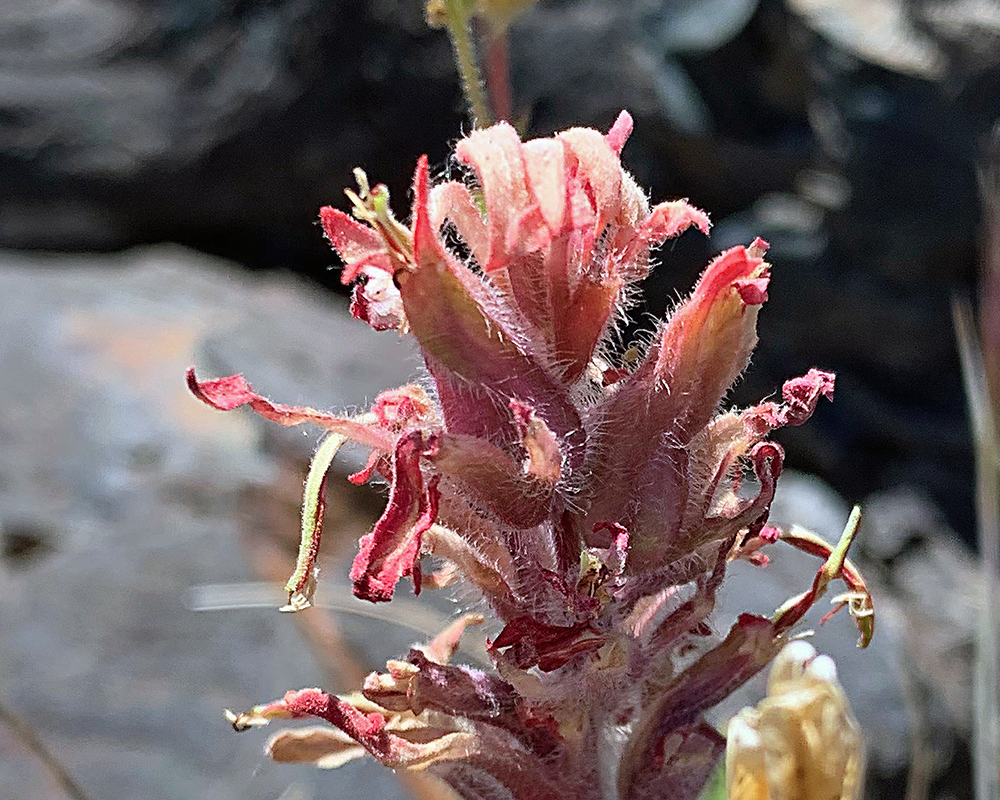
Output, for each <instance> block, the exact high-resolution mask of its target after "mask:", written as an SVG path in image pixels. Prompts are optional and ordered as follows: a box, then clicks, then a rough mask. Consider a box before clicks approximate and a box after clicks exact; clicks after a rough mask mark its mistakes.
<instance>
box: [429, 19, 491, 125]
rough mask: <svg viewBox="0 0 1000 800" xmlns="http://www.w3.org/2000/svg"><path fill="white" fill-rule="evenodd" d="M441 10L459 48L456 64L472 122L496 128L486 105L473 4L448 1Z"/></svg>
mask: <svg viewBox="0 0 1000 800" xmlns="http://www.w3.org/2000/svg"><path fill="white" fill-rule="evenodd" d="M441 11H442V12H443V13H442V21H443V22H444V24H445V26H446V27H447V28H448V34H449V35H450V36H451V43H452V46H453V47H454V48H455V62H456V64H457V65H458V72H459V74H460V75H461V77H462V90H463V91H464V92H465V99H466V100H467V101H468V103H469V111H470V113H471V115H472V122H473V124H474V125H475V126H476V127H485V126H488V125H492V124H493V116H492V115H491V114H490V110H489V107H488V106H487V105H486V97H485V95H484V94H483V81H482V77H481V76H480V74H479V62H478V60H477V59H476V51H475V48H474V47H473V44H472V5H471V4H470V3H469V2H467V0H445V2H444V3H443V8H441Z"/></svg>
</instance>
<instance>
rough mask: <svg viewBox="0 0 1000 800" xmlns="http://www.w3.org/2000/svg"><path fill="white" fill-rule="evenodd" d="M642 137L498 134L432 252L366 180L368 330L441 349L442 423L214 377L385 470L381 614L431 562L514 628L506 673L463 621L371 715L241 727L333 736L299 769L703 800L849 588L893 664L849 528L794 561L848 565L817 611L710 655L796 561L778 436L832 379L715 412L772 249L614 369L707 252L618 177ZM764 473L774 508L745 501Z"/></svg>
mask: <svg viewBox="0 0 1000 800" xmlns="http://www.w3.org/2000/svg"><path fill="white" fill-rule="evenodd" d="M631 129H632V120H631V117H629V115H628V114H627V113H625V112H623V113H622V114H621V116H619V118H618V120H617V122H616V123H615V124H614V126H613V127H612V128H611V131H610V132H609V133H608V134H607V135H602V134H601V133H599V132H598V131H595V130H590V129H586V128H574V129H571V130H568V131H565V132H563V133H560V134H558V135H556V136H555V137H553V138H549V139H536V140H532V141H528V142H521V141H520V139H519V138H518V136H517V134H516V132H515V131H514V129H513V128H511V127H510V126H509V125H507V124H504V123H501V124H499V125H495V126H493V127H491V128H487V129H485V130H478V131H475V132H473V133H472V134H471V135H470V136H468V137H467V138H465V139H463V140H461V141H460V142H459V143H458V145H457V147H456V150H455V158H456V160H457V162H458V164H459V165H461V166H462V167H463V168H464V169H465V170H466V174H467V180H465V181H453V180H449V181H445V182H442V183H438V184H436V185H432V182H431V180H430V176H429V170H428V165H427V160H426V158H422V159H421V160H420V161H419V163H418V166H417V170H416V176H415V178H414V184H413V194H414V200H413V209H412V214H411V220H412V221H411V224H410V225H409V226H404V225H403V224H401V223H399V222H397V221H396V220H395V219H394V218H393V216H392V214H391V212H390V211H389V207H388V197H387V194H386V192H385V189H384V187H381V186H376V187H375V188H374V189H370V190H369V188H368V185H367V180H366V179H365V178H364V175H363V173H359V185H360V191H359V193H358V194H353V193H350V196H351V198H352V200H353V202H354V206H355V209H354V210H355V216H356V217H357V219H355V218H353V217H351V216H349V215H347V214H345V213H343V212H341V211H339V210H337V209H333V208H324V209H322V211H321V212H320V216H321V220H322V223H323V227H324V230H325V231H326V234H327V236H328V238H329V240H330V242H331V243H332V245H333V247H334V248H335V249H336V250H337V252H338V253H339V255H340V256H341V258H342V259H343V260H344V262H345V270H344V276H343V277H344V282H345V283H354V289H353V292H354V294H353V301H352V313H354V315H355V316H356V317H358V318H359V319H362V320H364V321H366V322H368V323H369V324H370V325H371V326H372V327H374V328H375V329H376V330H387V329H395V330H399V331H403V332H408V333H410V334H412V335H413V336H414V337H415V338H416V340H417V342H418V344H419V346H420V349H421V352H422V354H423V358H424V362H425V364H426V367H427V370H428V372H429V374H430V377H431V378H432V380H433V386H434V390H435V391H434V393H433V394H434V396H433V397H431V396H429V395H428V394H427V393H426V392H425V391H424V390H422V389H420V388H419V387H416V386H408V387H403V388H402V389H398V390H393V391H391V392H386V393H384V394H383V395H381V396H380V397H379V398H378V399H377V400H376V402H375V406H374V407H373V410H372V412H371V413H369V414H365V415H361V416H358V417H342V416H337V415H334V414H327V413H324V412H320V411H317V410H314V409H308V408H298V407H291V406H283V405H278V404H275V403H272V402H270V401H269V400H267V399H266V398H263V397H261V396H260V395H258V394H256V393H255V392H254V391H253V390H252V389H251V388H250V386H249V385H248V384H247V383H246V382H245V381H244V380H243V379H242V377H240V376H232V377H229V378H223V379H220V380H214V381H199V380H197V379H196V378H195V377H194V374H193V372H192V373H190V375H189V385H190V386H191V388H192V391H194V393H195V394H196V395H197V396H198V397H199V398H200V399H202V400H203V401H205V402H206V403H208V404H210V405H212V406H214V407H216V408H220V409H224V410H228V409H231V408H235V407H236V406H239V405H249V406H250V407H251V408H253V409H254V410H255V411H257V412H258V413H260V414H262V415H263V416H265V417H267V418H268V419H271V420H274V421H276V422H279V423H281V424H285V425H297V424H299V423H301V422H313V423H315V424H318V425H320V426H322V427H324V428H326V429H328V430H329V431H331V434H332V435H335V436H341V437H346V438H349V439H353V440H355V441H358V442H360V443H361V444H363V445H365V446H367V447H369V448H371V453H372V455H371V458H370V460H369V463H368V467H367V468H366V469H365V470H364V471H362V472H361V473H358V474H357V475H355V476H352V480H355V481H364V480H366V479H368V478H371V477H374V476H375V475H378V476H381V478H383V479H384V480H385V481H386V482H388V483H389V486H390V490H389V501H388V505H387V507H386V509H385V512H384V513H383V515H382V517H381V518H380V519H379V520H378V522H377V523H376V525H375V527H374V529H373V530H372V531H371V532H370V533H368V534H367V535H365V536H364V537H363V538H362V540H361V543H360V551H359V553H358V556H357V558H356V559H355V561H354V565H353V567H352V569H351V580H352V582H353V585H354V590H355V593H356V594H357V595H358V596H359V597H361V598H364V599H367V600H371V601H373V602H382V601H387V600H389V599H390V598H391V597H392V595H393V592H394V590H395V588H396V584H397V582H398V581H399V580H400V579H401V578H402V577H405V576H410V577H411V578H412V579H413V583H414V587H415V590H416V591H419V589H420V586H421V576H422V565H424V564H429V563H430V561H434V562H436V564H437V566H438V568H439V569H438V570H437V571H436V572H434V573H432V574H431V575H428V576H426V577H424V578H423V580H424V582H425V583H429V585H433V586H442V585H446V584H448V583H449V582H450V581H451V580H452V579H453V578H454V576H455V575H456V574H461V575H462V576H463V577H464V578H465V580H466V581H468V582H469V583H471V584H472V585H473V586H475V587H476V589H477V590H478V592H479V593H480V595H481V597H482V600H483V604H484V606H486V607H487V608H488V610H489V611H490V613H491V614H492V615H494V616H495V617H496V618H498V620H499V621H500V623H501V624H500V627H499V628H498V631H499V632H498V633H497V635H496V636H495V638H494V639H493V641H492V642H491V643H490V646H489V654H490V656H491V658H492V659H493V662H494V665H495V667H496V673H495V674H492V673H485V672H481V671H478V670H474V669H471V668H468V667H463V666H456V665H451V664H448V663H447V662H448V659H449V656H450V655H451V654H452V653H453V652H454V648H455V644H456V643H457V641H458V636H459V635H460V634H461V628H462V627H463V626H464V625H465V624H466V622H467V621H468V620H466V621H462V622H460V623H457V627H455V626H453V627H452V628H449V629H448V631H446V632H445V633H443V634H442V637H444V638H441V637H439V640H436V641H435V642H432V643H431V644H429V645H427V646H426V647H424V648H419V649H414V650H412V651H411V652H410V654H409V655H408V656H407V658H406V659H405V660H403V661H394V662H390V663H389V665H388V668H387V669H388V671H387V672H386V673H384V674H377V673H375V674H373V675H372V676H370V677H369V679H368V680H367V681H366V682H365V686H364V688H363V691H362V693H361V694H357V695H350V696H346V697H340V698H337V697H333V696H330V695H328V694H326V693H325V692H322V691H320V690H318V689H306V690H301V691H298V692H290V693H289V694H288V695H286V697H285V698H284V699H283V700H280V701H276V702H274V703H269V704H265V705H263V706H259V707H257V708H256V709H254V710H253V711H251V712H247V713H246V714H243V715H239V716H238V717H234V720H236V722H235V724H237V725H238V726H240V727H246V726H248V725H252V724H256V723H258V722H263V721H265V720H267V719H271V718H275V717H300V716H311V717H318V718H321V719H324V720H326V721H328V722H330V723H332V724H333V725H334V726H335V728H336V730H334V729H325V732H323V731H318V732H313V733H310V734H308V735H306V734H298V733H297V732H283V733H280V734H278V736H277V737H276V738H275V740H274V741H273V742H272V751H273V752H276V753H277V752H280V753H281V754H282V759H283V760H303V761H314V762H320V763H324V762H323V759H324V758H326V759H327V760H326V762H325V763H327V764H328V765H331V764H334V763H341V762H342V761H343V760H346V759H347V758H348V757H352V756H353V755H357V754H359V753H362V752H368V753H370V754H371V755H373V756H375V757H376V758H377V759H379V760H380V761H382V762H383V763H385V764H387V765H389V766H391V767H394V768H399V767H405V768H421V769H423V768H426V769H428V770H430V771H431V772H432V773H434V774H436V775H438V776H439V777H441V778H442V779H443V780H445V781H446V782H448V783H449V784H450V785H451V786H452V787H453V788H454V789H455V790H456V791H457V792H458V793H459V794H460V795H461V796H463V797H465V798H470V800H472V799H473V798H484V799H485V798H516V799H517V800H528V798H552V799H553V800H562V799H566V800H569V799H570V798H572V800H587V799H588V798H594V799H595V800H596V799H597V798H609V797H621V798H635V799H637V800H638V799H639V798H651V797H671V798H689V797H695V796H696V795H697V793H698V791H699V790H700V788H701V786H702V784H703V783H704V781H705V779H706V777H707V776H708V774H709V772H710V770H711V769H712V768H713V766H714V764H715V762H716V760H717V759H718V757H719V755H720V753H721V752H722V748H723V745H724V740H723V738H722V737H721V736H720V734H719V733H718V732H716V731H715V730H714V729H713V728H712V727H711V726H709V725H708V724H707V723H706V722H705V721H704V718H703V714H704V712H705V711H706V710H707V709H709V708H710V707H711V706H713V705H715V704H716V703H718V702H719V701H720V700H721V699H723V698H724V697H725V696H726V695H727V694H729V693H730V692H731V691H732V690H733V689H735V688H736V687H737V686H739V685H740V684H742V683H743V682H744V681H746V680H747V679H748V678H749V677H751V676H752V675H753V674H755V673H756V672H757V671H759V670H760V669H761V668H762V667H764V666H765V665H766V664H767V663H768V662H769V661H770V659H771V658H772V657H773V656H774V654H775V653H776V652H777V651H778V649H780V647H781V645H782V644H783V643H784V641H785V640H786V639H787V636H788V635H789V632H790V630H791V628H792V626H793V625H794V624H795V623H797V622H798V621H799V620H800V619H801V618H802V616H803V615H804V614H805V612H806V610H807V609H808V608H809V606H810V605H812V603H813V602H814V601H815V600H816V598H817V597H818V596H819V595H820V594H822V593H823V592H824V591H825V589H826V585H827V583H828V582H829V580H831V579H832V578H835V577H837V578H842V579H843V580H844V581H845V582H846V583H847V584H848V589H849V592H848V594H847V595H845V599H844V601H843V603H844V604H848V605H849V606H850V609H851V611H852V613H854V614H855V616H856V617H857V619H858V622H859V625H860V626H861V628H862V633H863V638H864V639H865V640H866V642H865V643H867V639H868V638H870V635H871V625H872V622H871V602H870V598H869V597H868V595H867V591H866V590H865V587H864V582H863V580H862V579H861V577H860V575H858V574H857V571H856V570H854V568H853V567H852V566H851V565H850V563H849V562H847V561H846V560H845V556H846V547H847V546H848V545H849V543H850V538H851V537H852V536H853V533H854V530H853V529H852V530H850V531H849V532H848V535H845V539H844V541H842V543H841V545H840V546H838V547H837V548H832V547H830V546H829V545H826V544H825V543H823V542H822V541H821V540H818V539H812V538H809V537H805V538H803V537H802V536H793V535H789V536H787V537H783V538H788V539H789V541H790V543H792V544H793V545H795V546H798V547H801V548H802V549H806V550H807V551H809V552H813V553H815V554H816V555H818V556H820V557H822V558H823V559H825V562H824V565H823V567H822V568H821V569H820V571H819V573H817V576H816V578H815V580H814V581H813V583H812V586H811V588H810V589H808V590H807V591H806V592H804V593H803V594H802V595H801V596H799V597H797V598H793V600H791V601H790V602H789V603H788V604H786V606H783V607H782V609H779V611H778V612H776V613H775V616H774V617H772V618H770V619H768V618H764V617H759V616H754V615H750V614H744V615H743V616H741V617H740V618H739V620H738V621H737V623H736V625H735V626H734V627H733V629H732V630H731V631H730V632H729V633H728V635H727V636H725V637H724V638H723V639H722V640H721V641H717V640H716V639H715V638H713V637H712V635H711V633H712V632H711V628H710V627H709V626H708V624H707V620H708V617H709V615H710V613H711V612H712V609H713V606H714V599H715V595H716V592H717V589H718V587H719V585H720V583H721V582H722V580H723V577H724V575H725V571H726V566H727V564H728V563H729V562H730V561H732V560H733V559H736V558H741V557H742V558H747V559H748V560H751V561H753V562H754V563H758V564H766V561H767V557H766V556H765V555H764V554H763V553H761V552H759V551H760V549H761V548H762V547H765V546H767V545H768V544H771V543H773V542H774V541H775V540H776V539H777V538H778V537H779V532H778V531H777V530H776V529H774V528H770V527H766V526H765V523H766V521H767V516H768V512H769V508H770V504H771V501H772V499H773V497H774V489H775V485H776V482H777V480H778V478H779V475H780V473H781V467H782V461H783V453H782V450H781V448H780V447H779V446H778V445H777V444H775V443H773V442H771V441H769V440H768V439H767V436H768V435H769V434H770V432H771V431H772V430H774V429H776V428H778V427H781V426H784V425H799V424H802V423H803V422H805V421H806V420H807V419H808V417H809V416H810V415H811V414H812V412H813V410H814V409H815V407H816V404H817V402H818V400H819V398H820V397H826V398H828V399H831V398H832V394H833V383H834V379H833V375H831V374H829V373H826V372H822V371H820V370H815V369H814V370H810V371H809V372H808V373H807V374H806V375H804V376H802V377H800V378H796V379H793V380H791V381H788V382H787V383H786V384H785V387H784V389H783V395H782V401H781V402H765V403H761V404H760V405H758V406H755V407H753V408H750V409H747V410H744V411H720V408H721V405H722V403H723V400H724V398H725V395H726V393H727V392H728V391H729V388H730V387H731V385H732V384H733V382H734V381H735V380H736V379H737V378H738V376H739V375H740V373H741V372H742V371H743V370H744V369H745V367H746V366H747V364H748V362H749V359H750V355H751V353H752V351H753V348H754V346H755V344H756V319H757V313H758V311H759V309H760V307H761V305H762V304H763V302H764V301H765V300H766V299H767V284H768V276H769V268H770V267H769V265H768V263H767V262H766V261H765V260H764V254H765V252H766V250H767V244H766V242H763V241H761V240H759V239H758V240H756V241H754V242H752V243H751V244H750V245H749V246H747V247H734V248H732V249H729V250H727V251H725V252H724V253H722V254H721V255H719V256H718V257H717V258H716V259H715V260H714V261H712V263H711V264H709V266H708V267H707V268H706V270H705V272H704V274H703V275H702V277H701V279H700V280H699V281H698V284H697V286H696V287H695V289H694V292H693V293H692V294H691V296H690V297H689V298H688V299H687V300H685V301H684V302H682V303H681V304H680V305H679V306H678V307H677V308H676V309H675V310H674V312H673V314H672V315H671V316H670V318H669V319H668V320H667V321H666V322H664V323H663V324H662V325H660V326H659V328H658V330H657V331H656V332H655V335H654V336H653V338H652V341H651V344H650V345H649V346H648V348H647V349H646V352H645V353H644V355H643V357H642V358H641V359H638V360H636V361H635V362H633V363H614V357H613V353H612V350H611V349H610V348H608V347H606V346H605V342H606V340H607V338H608V336H609V333H610V331H611V330H612V329H613V328H614V326H615V324H616V322H617V321H618V320H619V319H620V318H621V315H622V313H623V310H624V308H625V306H626V305H627V301H628V299H629V296H630V295H629V292H628V287H629V286H630V285H633V284H635V283H636V282H637V281H640V280H642V279H643V278H644V277H645V276H646V275H647V274H648V273H649V270H650V263H651V262H650V249H651V248H653V247H655V246H656V245H658V244H660V243H662V242H663V241H665V240H666V239H668V238H671V237H674V236H677V235H679V234H680V233H682V232H683V231H684V230H686V229H687V228H689V227H696V228H698V229H700V230H701V231H702V232H703V233H706V234H707V232H708V228H709V222H708V218H707V216H706V215H705V214H704V213H703V212H701V211H699V210H697V209H696V208H693V207H692V206H690V205H688V204H687V203H686V202H683V201H674V202H666V203H660V204H658V205H656V206H653V207H652V208H650V206H649V203H648V202H647V199H646V196H645V195H644V193H643V192H642V191H641V190H640V189H639V188H638V187H637V186H636V184H635V181H634V180H633V179H632V177H631V176H630V175H629V174H628V173H627V172H625V171H624V169H623V168H622V166H621V162H620V158H619V156H620V153H621V150H622V147H623V146H624V144H625V142H626V140H627V138H628V135H629V133H630V132H631ZM747 471H751V472H752V473H753V474H754V476H755V478H756V480H757V483H758V486H759V488H758V490H757V491H756V493H755V494H751V495H750V496H746V495H743V494H739V495H738V494H737V490H738V488H739V485H740V480H741V477H742V476H743V474H744V472H747ZM854 529H856V523H855V524H854ZM315 550H316V544H315V542H314V543H312V546H311V551H310V552H311V553H312V555H311V556H310V557H309V558H310V559H314V557H315ZM428 557H430V559H428ZM312 567H313V564H312V560H310V561H309V563H308V564H307V570H311V569H312ZM304 577H305V576H300V578H301V580H300V581H299V582H298V584H296V586H298V587H301V586H303V585H305V584H306V581H305V580H304ZM692 652H695V653H698V654H700V656H699V657H697V658H693V659H692V658H691V657H690V655H687V656H686V657H685V659H684V661H683V662H682V661H681V660H680V659H679V655H680V654H681V653H686V654H690V653H692ZM682 663H683V664H686V665H687V666H682ZM293 733H294V735H293ZM296 737H298V738H296ZM307 740H308V742H307ZM358 745H360V747H358ZM362 748H363V749H362Z"/></svg>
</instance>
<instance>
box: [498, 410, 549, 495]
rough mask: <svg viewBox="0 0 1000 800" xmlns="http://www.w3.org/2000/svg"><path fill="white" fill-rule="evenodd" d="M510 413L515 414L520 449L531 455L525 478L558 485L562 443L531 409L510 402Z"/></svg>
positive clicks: (525, 468)
mask: <svg viewBox="0 0 1000 800" xmlns="http://www.w3.org/2000/svg"><path fill="white" fill-rule="evenodd" d="M510 410H511V411H512V412H513V414H514V424H515V426H517V432H518V433H519V434H520V435H521V445H522V446H523V447H524V450H525V452H526V453H527V455H528V457H527V460H526V461H525V462H524V474H525V475H526V476H528V477H530V478H531V479H532V480H535V481H539V482H540V483H542V484H551V485H555V483H556V482H557V481H558V480H559V476H560V474H561V473H562V454H561V453H560V451H559V440H558V439H556V436H555V434H554V433H552V431H551V430H549V426H548V425H546V424H545V420H543V419H541V418H540V417H538V415H537V414H535V411H534V409H533V408H531V406H529V405H526V404H525V403H522V402H520V401H518V400H511V402H510Z"/></svg>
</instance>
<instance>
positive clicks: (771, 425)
mask: <svg viewBox="0 0 1000 800" xmlns="http://www.w3.org/2000/svg"><path fill="white" fill-rule="evenodd" d="M835 381H836V378H835V376H834V374H833V373H832V372H824V371H823V370H819V369H815V368H813V369H811V370H809V372H807V373H806V374H805V375H802V376H801V377H798V378H792V379H791V380H789V381H785V384H784V386H782V387H781V396H782V399H783V400H784V403H780V404H779V403H773V402H766V403H760V404H759V405H756V406H754V407H753V408H751V409H748V410H747V411H745V412H743V421H744V424H745V425H746V426H747V429H748V430H750V431H752V433H753V434H754V435H755V436H758V437H760V436H765V435H766V434H767V433H768V432H770V431H772V430H775V429H776V428H781V427H784V426H786V425H787V426H796V425H802V424H803V423H804V422H805V421H806V420H808V419H809V417H811V416H812V414H813V412H814V411H815V410H816V404H817V403H818V402H819V399H820V397H825V398H826V399H827V400H833V389H834V384H835Z"/></svg>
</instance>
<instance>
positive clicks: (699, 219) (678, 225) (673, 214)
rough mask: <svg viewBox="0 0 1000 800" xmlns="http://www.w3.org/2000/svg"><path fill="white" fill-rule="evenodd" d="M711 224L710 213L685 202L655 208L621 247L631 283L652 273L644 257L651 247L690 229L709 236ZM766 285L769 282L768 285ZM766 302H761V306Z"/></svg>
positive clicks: (668, 203)
mask: <svg viewBox="0 0 1000 800" xmlns="http://www.w3.org/2000/svg"><path fill="white" fill-rule="evenodd" d="M710 225H711V223H710V222H709V220H708V214H706V213H705V212H704V211H701V210H700V209H697V208H695V207H694V206H692V205H689V204H688V203H687V202H685V201H684V200H673V201H669V202H666V203H659V204H658V205H656V206H654V207H653V210H652V211H651V212H650V214H649V216H648V217H647V218H646V219H645V220H643V222H642V224H641V225H639V227H638V228H637V229H636V231H635V234H634V235H633V236H631V237H629V238H628V239H627V240H626V242H625V243H624V244H623V246H622V250H621V253H622V255H621V259H622V261H624V262H625V263H627V264H633V265H634V267H633V271H632V272H630V273H629V276H628V277H629V280H638V279H640V278H643V277H645V276H646V274H647V273H648V272H649V269H648V264H647V263H644V262H648V259H644V258H642V256H644V255H645V254H646V253H648V251H649V250H650V248H652V247H655V246H656V245H658V244H661V243H662V242H665V241H666V240H667V239H672V238H674V237H675V236H679V235H680V234H682V233H683V232H684V231H686V230H687V229H688V228H690V227H692V226H693V227H696V228H697V229H698V230H700V231H701V232H702V233H703V234H705V235H706V236H707V235H708V229H709V227H710ZM764 285H765V286H766V281H765V284H764ZM760 302H763V300H760V301H758V303H757V304H758V305H759V303H760Z"/></svg>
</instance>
